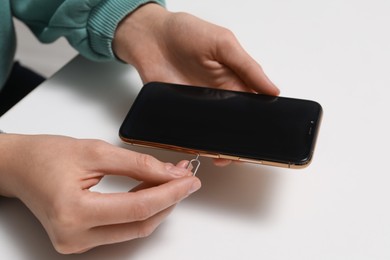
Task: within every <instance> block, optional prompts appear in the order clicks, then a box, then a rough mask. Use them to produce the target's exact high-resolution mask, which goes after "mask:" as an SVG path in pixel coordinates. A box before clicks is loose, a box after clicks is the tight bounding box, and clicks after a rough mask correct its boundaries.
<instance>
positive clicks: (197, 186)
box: [188, 179, 202, 194]
mask: <svg viewBox="0 0 390 260" xmlns="http://www.w3.org/2000/svg"><path fill="white" fill-rule="evenodd" d="M201 186H202V184H201V183H200V180H199V179H196V180H195V181H194V182H193V183H192V186H191V188H190V190H189V191H188V194H191V193H194V192H195V191H197V190H199V189H200V187H201Z"/></svg>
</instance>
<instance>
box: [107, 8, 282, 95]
mask: <svg viewBox="0 0 390 260" xmlns="http://www.w3.org/2000/svg"><path fill="white" fill-rule="evenodd" d="M113 46H114V51H115V53H116V55H117V56H118V57H119V58H120V59H122V60H124V61H125V62H127V63H129V64H132V65H134V66H135V68H136V69H137V71H138V72H139V74H140V75H141V78H142V80H143V82H144V83H146V82H150V81H164V82H172V83H180V84H190V85H198V86H209V87H218V88H224V89H232V90H240V91H251V92H258V93H263V94H269V95H278V94H279V90H278V88H277V87H276V86H275V85H274V84H273V83H272V82H271V81H270V80H269V79H268V78H267V76H266V75H265V74H264V72H263V70H262V68H261V67H260V65H259V64H258V63H257V62H256V61H255V60H253V59H252V58H251V57H250V56H249V55H248V54H247V53H246V52H245V50H244V49H243V48H242V47H241V45H240V44H239V42H238V41H237V39H236V38H235V36H234V35H233V34H232V33H231V32H230V31H229V30H227V29H225V28H222V27H219V26H217V25H214V24H211V23H208V22H206V21H203V20H201V19H198V18H196V17H194V16H192V15H189V14H186V13H171V12H168V11H167V10H165V9H164V8H163V7H161V6H159V5H157V4H146V5H144V6H142V7H140V8H139V9H137V10H136V11H135V12H133V13H132V14H130V15H129V16H128V17H126V18H125V19H124V20H123V21H122V22H121V24H120V25H119V27H118V28H117V31H116V35H115V39H114V43H113Z"/></svg>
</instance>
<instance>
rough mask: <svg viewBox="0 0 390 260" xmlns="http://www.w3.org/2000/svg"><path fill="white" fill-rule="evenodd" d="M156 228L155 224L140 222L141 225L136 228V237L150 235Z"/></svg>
mask: <svg viewBox="0 0 390 260" xmlns="http://www.w3.org/2000/svg"><path fill="white" fill-rule="evenodd" d="M156 228H157V226H156V225H152V224H150V223H148V222H144V223H142V225H140V226H139V228H138V233H137V235H138V238H144V237H148V236H150V235H151V234H152V233H153V231H154V230H155V229H156Z"/></svg>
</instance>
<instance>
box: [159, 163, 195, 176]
mask: <svg viewBox="0 0 390 260" xmlns="http://www.w3.org/2000/svg"><path fill="white" fill-rule="evenodd" d="M165 167H166V169H167V170H168V171H169V172H170V173H171V174H172V175H174V176H176V177H183V176H188V175H190V173H191V172H190V171H188V170H187V169H186V168H180V167H177V166H175V165H173V164H170V163H168V164H166V166H165Z"/></svg>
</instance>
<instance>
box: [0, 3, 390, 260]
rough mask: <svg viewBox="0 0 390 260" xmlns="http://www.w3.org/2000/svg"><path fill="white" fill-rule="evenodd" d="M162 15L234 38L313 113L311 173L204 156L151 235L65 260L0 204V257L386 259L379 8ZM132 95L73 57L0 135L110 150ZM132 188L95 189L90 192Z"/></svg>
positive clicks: (221, 8) (387, 195)
mask: <svg viewBox="0 0 390 260" xmlns="http://www.w3.org/2000/svg"><path fill="white" fill-rule="evenodd" d="M168 7H169V8H170V9H171V10H175V11H177V10H185V11H188V12H190V13H193V14H195V15H198V16H201V17H203V18H205V19H206V20H209V21H212V22H215V23H218V24H220V25H223V26H226V27H228V28H230V29H232V30H233V31H234V32H235V33H236V35H237V37H238V38H239V39H240V41H241V43H242V44H243V45H244V46H245V48H246V49H247V50H248V52H249V53H251V54H252V55H253V56H254V57H255V58H256V59H257V60H259V62H260V63H261V64H262V65H263V67H264V69H265V70H266V72H267V74H268V75H269V76H270V78H271V79H273V80H274V81H275V82H276V84H277V85H278V86H279V87H280V88H281V89H282V95H284V96H292V97H300V98H308V99H314V100H316V101H318V102H320V103H321V104H322V105H323V108H324V120H323V124H322V129H321V132H320V135H319V139H318V145H317V150H316V154H315V157H314V161H313V163H312V165H311V166H310V167H309V168H307V169H304V170H289V169H281V168H272V167H267V166H256V165H250V164H240V165H233V166H229V167H226V168H217V167H214V166H213V164H212V163H211V161H210V160H209V159H202V166H201V168H200V170H199V173H198V176H199V178H200V179H201V180H202V183H203V187H202V189H201V190H200V191H199V192H197V193H196V194H194V195H193V196H191V197H190V198H188V199H187V200H185V201H183V202H182V203H181V204H179V205H178V207H177V208H176V210H175V211H174V212H173V213H172V214H171V215H170V216H169V217H168V219H167V220H166V221H165V222H164V223H163V224H162V225H161V226H160V227H159V229H157V230H156V232H155V233H153V234H152V236H150V237H148V238H145V239H139V240H134V241H130V242H126V243H122V244H117V245H110V246H104V247H100V248H97V249H94V250H92V251H90V252H87V253H85V254H82V255H75V256H61V255H58V254H57V253H56V252H55V251H54V249H53V248H52V246H51V244H50V241H49V240H48V238H47V236H46V234H45V232H44V230H43V229H42V227H41V225H40V224H39V223H38V221H37V220H36V219H35V218H34V217H33V215H32V214H31V213H29V211H28V210H27V209H26V208H25V207H24V206H23V205H22V204H21V203H20V202H18V201H17V200H13V199H7V198H0V212H1V213H0V230H1V231H0V252H1V253H0V257H1V259H63V258H64V259H142V260H145V259H146V260H149V259H180V260H182V259H224V260H227V259H234V260H236V259H267V260H269V259H283V260H285V259H299V260H303V259H308V260H312V259H331V260H336V259H340V260H345V259H354V260H356V259H370V260H373V259H375V260H379V259H383V260H384V259H390V206H389V205H390V203H389V199H390V187H389V186H390V170H389V160H390V158H389V152H388V151H389V147H390V137H389V133H390V123H389V119H388V118H389V111H390V105H389V101H388V99H389V95H390V76H389V68H390V62H389V61H390V34H389V33H388V32H389V25H390V15H389V13H390V1H387V0H373V1H363V0H362V1H360V0H342V1H336V0H334V1H332V0H330V1H309V0H296V1H282V0H265V1H264V0H263V1H256V2H255V1H249V0H242V1H239V2H237V1H226V0H225V1H222V0H213V1H179V0H171V1H169V4H168ZM140 86H141V82H140V80H139V78H138V75H137V73H136V71H134V69H132V68H130V67H128V66H126V65H122V64H96V63H93V62H90V61H86V60H85V59H83V58H81V57H77V58H76V59H74V60H73V61H71V62H70V63H69V64H68V65H67V66H65V67H64V68H63V69H61V70H60V71H59V72H58V73H57V74H56V75H55V76H54V77H53V78H51V79H50V80H48V81H47V82H45V83H44V84H42V86H40V87H38V88H37V89H36V90H35V91H34V92H33V93H31V94H30V95H29V96H28V97H26V98H25V99H24V100H23V101H22V102H20V103H19V104H18V105H17V106H16V107H14V108H13V109H12V110H11V111H9V112H8V113H7V114H5V115H4V116H3V117H2V118H0V128H1V129H3V130H5V131H8V132H20V133H51V134H62V135H69V136H73V137H80V138H84V137H85V138H99V139H103V140H106V141H108V142H111V143H113V144H117V145H122V144H121V142H120V140H119V138H118V134H117V132H118V129H119V126H120V124H121V122H122V120H123V118H124V116H125V115H126V113H127V111H128V109H129V107H130V105H131V103H132V100H133V99H134V97H135V96H136V95H137V92H138V90H139V88H140ZM129 148H130V147H129ZM137 150H139V151H141V152H147V153H151V154H153V155H154V156H156V157H158V158H160V159H162V160H170V161H178V160H180V159H182V158H187V157H188V156H187V155H185V154H179V153H171V152H162V151H155V150H151V149H139V148H137ZM186 156H187V157H186ZM131 184H132V182H131V181H127V180H125V181H124V180H123V179H117V178H107V179H104V181H103V183H102V184H101V185H99V186H98V187H97V189H101V190H102V191H112V190H127V189H128V187H129V186H130V185H131Z"/></svg>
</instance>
